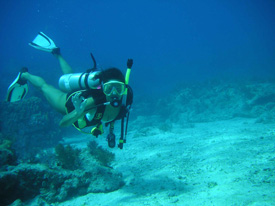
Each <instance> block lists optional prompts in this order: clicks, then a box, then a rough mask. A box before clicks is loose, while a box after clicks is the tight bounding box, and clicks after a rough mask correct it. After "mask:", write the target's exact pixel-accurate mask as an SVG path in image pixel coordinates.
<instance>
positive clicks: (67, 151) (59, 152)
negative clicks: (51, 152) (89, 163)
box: [55, 144, 80, 170]
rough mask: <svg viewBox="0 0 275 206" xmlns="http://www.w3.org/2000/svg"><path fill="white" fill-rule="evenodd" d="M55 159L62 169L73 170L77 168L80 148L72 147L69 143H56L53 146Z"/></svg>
mask: <svg viewBox="0 0 275 206" xmlns="http://www.w3.org/2000/svg"><path fill="white" fill-rule="evenodd" d="M55 153H56V157H57V160H58V162H59V164H60V165H61V167H62V168H63V169H69V170H75V169H77V168H79V165H80V162H79V154H80V150H78V149H73V148H72V147H71V146H70V145H67V146H64V145H62V144H58V145H57V146H56V147H55Z"/></svg>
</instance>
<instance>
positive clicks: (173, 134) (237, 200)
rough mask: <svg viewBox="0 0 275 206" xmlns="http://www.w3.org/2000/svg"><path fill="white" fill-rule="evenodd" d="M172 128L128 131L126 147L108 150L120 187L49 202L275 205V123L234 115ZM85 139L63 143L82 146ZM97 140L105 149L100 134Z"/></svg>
mask: <svg viewBox="0 0 275 206" xmlns="http://www.w3.org/2000/svg"><path fill="white" fill-rule="evenodd" d="M170 126H171V127H170V129H166V131H164V130H161V129H159V128H157V127H148V129H146V128H144V129H143V130H142V132H140V131H138V130H131V131H129V134H128V139H127V143H126V144H125V145H124V149H123V150H120V149H113V150H112V151H113V152H114V153H115V155H116V161H115V162H114V163H113V165H112V166H113V167H114V169H115V170H118V171H120V172H121V173H122V174H123V176H124V180H125V182H126V185H125V186H124V187H123V188H121V189H120V190H118V191H115V192H111V193H98V194H91V193H90V194H87V195H85V196H81V197H77V198H74V199H71V200H69V201H66V202H63V203H55V204H52V205H60V206H72V205H81V206H84V205H93V206H97V205H98V206H110V205H114V206H116V205H117V206H137V205H152V206H153V205H154V206H157V205H181V206H185V205H186V206H188V205H196V206H197V205H221V206H224V205H226V206H227V205H230V206H239V205H251V206H252V205H253V206H267V205H268V206H269V205H275V124H261V123H255V119H245V118H235V119H231V120H225V121H216V122H208V123H196V124H194V125H192V127H190V128H183V127H182V126H181V125H177V124H174V125H170ZM79 137H80V136H79ZM85 138H86V137H82V138H81V137H80V138H77V139H78V141H77V139H76V138H67V139H66V141H68V142H70V141H71V142H73V143H74V144H75V145H76V146H79V147H81V146H83V145H84V144H86V142H85V140H87V141H88V139H85ZM89 138H90V137H89ZM98 142H99V144H101V145H102V146H104V147H105V148H106V142H105V140H104V138H101V139H100V138H99V139H98Z"/></svg>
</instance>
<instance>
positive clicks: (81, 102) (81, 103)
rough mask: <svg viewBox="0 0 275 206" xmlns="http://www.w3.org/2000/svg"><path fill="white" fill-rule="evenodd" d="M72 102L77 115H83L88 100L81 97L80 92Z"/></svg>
mask: <svg viewBox="0 0 275 206" xmlns="http://www.w3.org/2000/svg"><path fill="white" fill-rule="evenodd" d="M72 102H73V105H74V108H75V111H76V112H77V114H82V113H83V112H84V110H85V107H86V104H87V99H85V98H84V97H82V96H81V93H80V92H78V93H76V94H75V95H74V96H73V97H72Z"/></svg>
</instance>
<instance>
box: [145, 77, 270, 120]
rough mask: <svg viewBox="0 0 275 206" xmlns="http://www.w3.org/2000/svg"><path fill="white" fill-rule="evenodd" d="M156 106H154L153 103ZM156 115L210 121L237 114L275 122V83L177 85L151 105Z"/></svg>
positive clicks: (167, 117) (224, 118)
mask: <svg viewBox="0 0 275 206" xmlns="http://www.w3.org/2000/svg"><path fill="white" fill-rule="evenodd" d="M152 105H153V106H152ZM150 108H155V113H154V114H155V115H160V116H161V117H162V118H164V119H166V120H167V119H170V120H171V122H189V123H192V122H210V121H217V120H226V119H231V118H234V117H245V118H258V117H262V118H261V119H259V120H258V122H261V121H264V122H275V116H274V115H272V116H271V115H269V114H270V113H272V114H274V112H275V84H274V83H272V82H269V83H259V82H237V81H236V82H234V81H233V82H222V81H219V82H212V83H211V82H205V83H200V84H191V83H190V85H187V84H186V85H183V86H182V87H180V86H178V87H177V89H175V90H174V91H173V92H171V93H170V95H168V96H165V98H159V100H158V101H155V102H153V103H152V104H151V107H150Z"/></svg>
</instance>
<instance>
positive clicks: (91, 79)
mask: <svg viewBox="0 0 275 206" xmlns="http://www.w3.org/2000/svg"><path fill="white" fill-rule="evenodd" d="M91 57H92V60H93V62H94V67H93V68H92V69H89V70H88V71H86V72H84V73H72V74H64V75H62V76H61V77H60V78H59V83H58V84H59V88H60V89H61V90H62V91H63V92H67V93H69V92H75V91H78V90H86V89H98V88H99V87H100V80H99V79H97V78H96V75H97V74H98V73H99V72H100V71H96V70H97V67H96V61H95V58H94V56H93V54H92V53H91Z"/></svg>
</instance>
